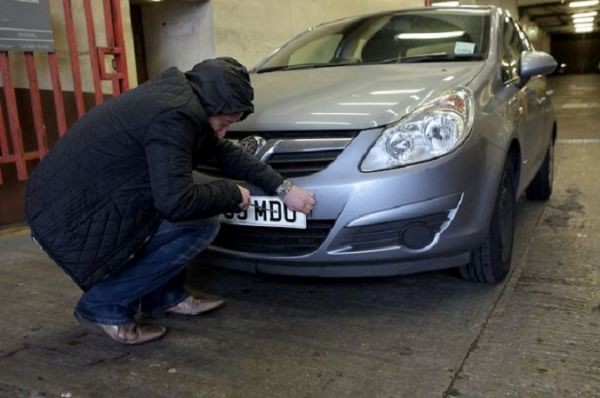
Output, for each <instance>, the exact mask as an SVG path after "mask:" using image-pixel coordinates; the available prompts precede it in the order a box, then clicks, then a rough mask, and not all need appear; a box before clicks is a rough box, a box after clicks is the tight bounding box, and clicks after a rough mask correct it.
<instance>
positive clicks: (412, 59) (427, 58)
mask: <svg viewBox="0 0 600 398" xmlns="http://www.w3.org/2000/svg"><path fill="white" fill-rule="evenodd" d="M481 59H483V55H482V54H452V53H431V54H423V55H413V56H409V57H396V58H388V59H384V60H381V61H374V62H369V63H371V64H402V63H407V64H409V63H417V62H436V61H471V60H481Z"/></svg>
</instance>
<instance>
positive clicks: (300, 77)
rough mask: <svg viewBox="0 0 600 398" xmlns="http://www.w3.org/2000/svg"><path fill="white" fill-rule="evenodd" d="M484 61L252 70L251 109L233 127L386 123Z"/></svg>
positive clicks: (464, 80) (463, 79) (461, 81)
mask: <svg viewBox="0 0 600 398" xmlns="http://www.w3.org/2000/svg"><path fill="white" fill-rule="evenodd" d="M483 65H484V62H460V63H459V62H456V63H452V64H447V63H444V64H440V63H427V64H423V63H421V64H390V65H352V66H337V67H327V68H314V69H302V70H289V71H276V72H268V73H259V74H257V73H254V74H251V81H252V86H253V87H254V94H255V100H254V107H255V113H254V114H252V115H250V116H249V117H248V119H246V120H245V121H243V122H241V123H237V124H236V125H235V126H232V130H234V131H235V130H237V131H269V130H316V129H320V130H321V129H327V130H333V129H335V130H354V129H366V128H373V127H378V126H383V125H387V124H390V123H392V122H395V121H397V120H399V119H401V118H402V117H403V116H405V115H406V114H408V113H410V112H411V111H413V110H414V109H415V108H417V107H419V106H421V105H423V104H424V103H427V102H429V101H431V100H433V99H435V98H436V97H438V96H440V95H442V94H443V93H445V92H447V91H448V90H450V89H452V88H455V87H460V86H466V85H467V84H468V83H469V82H470V81H471V80H472V79H473V78H474V77H475V76H476V75H477V73H478V72H479V71H480V70H481V69H482V68H483Z"/></svg>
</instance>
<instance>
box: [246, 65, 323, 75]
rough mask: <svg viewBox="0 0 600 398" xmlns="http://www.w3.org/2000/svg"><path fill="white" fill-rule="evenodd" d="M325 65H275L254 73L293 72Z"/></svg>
mask: <svg viewBox="0 0 600 398" xmlns="http://www.w3.org/2000/svg"><path fill="white" fill-rule="evenodd" d="M327 65H329V64H325V63H308V64H296V65H277V66H265V67H264V68H260V69H257V70H256V73H264V72H274V71H278V70H294V69H310V68H317V67H321V66H327Z"/></svg>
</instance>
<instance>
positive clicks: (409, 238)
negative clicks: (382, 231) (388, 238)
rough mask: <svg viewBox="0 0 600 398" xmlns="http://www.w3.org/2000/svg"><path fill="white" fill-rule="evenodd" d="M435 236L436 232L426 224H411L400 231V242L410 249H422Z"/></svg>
mask: <svg viewBox="0 0 600 398" xmlns="http://www.w3.org/2000/svg"><path fill="white" fill-rule="evenodd" d="M434 238H435V233H434V232H433V231H432V230H431V228H429V227H428V226H427V225H425V224H410V225H407V226H406V228H404V229H403V230H402V231H401V232H400V241H401V242H400V243H401V244H402V245H403V246H405V247H407V248H409V249H422V248H424V247H426V246H427V245H429V244H430V243H431V242H433V239H434Z"/></svg>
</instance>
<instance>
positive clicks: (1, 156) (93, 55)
mask: <svg viewBox="0 0 600 398" xmlns="http://www.w3.org/2000/svg"><path fill="white" fill-rule="evenodd" d="M72 1H73V2H78V3H79V4H76V5H78V6H83V10H84V17H85V26H86V33H87V35H86V36H87V48H88V50H89V62H90V64H91V70H92V77H93V87H94V103H95V104H96V105H97V104H100V103H102V101H103V99H104V95H105V93H103V90H102V81H103V80H109V81H112V95H118V94H120V93H122V92H123V91H126V90H127V89H128V88H129V81H128V76H127V62H126V54H125V43H124V38H123V24H122V16H121V4H120V3H121V1H120V0H102V1H103V10H104V22H105V30H106V40H105V41H106V44H107V45H106V47H98V46H97V45H96V41H97V37H96V34H97V32H96V31H95V29H94V15H93V12H92V3H91V0H62V2H63V4H62V6H63V7H62V10H63V12H64V21H65V24H64V29H65V33H66V37H67V42H68V48H69V54H70V61H71V62H70V65H71V71H70V72H71V75H72V77H73V89H74V90H73V94H74V98H75V107H76V110H77V117H78V118H79V117H81V116H83V115H84V114H85V112H86V106H85V101H84V92H83V89H82V79H81V69H80V68H81V64H80V52H79V51H78V47H77V32H76V28H75V23H74V19H73V4H72ZM94 1H96V0H94ZM54 4H56V3H54ZM57 33H58V32H56V27H55V31H54V36H55V38H56V36H57ZM61 33H62V32H61ZM37 54H38V55H37V57H38V61H39V56H40V55H39V53H37ZM12 57H24V61H25V66H26V73H27V82H28V87H27V89H28V91H29V102H30V104H29V106H30V107H31V109H27V110H25V109H23V107H22V106H21V108H20V107H19V101H17V96H16V94H15V86H14V83H13V81H14V80H13V79H14V77H15V75H14V73H13V71H11V67H10V60H11V59H12ZM47 57H48V62H47V64H48V69H49V70H48V72H49V74H50V81H51V84H52V92H53V96H52V98H53V108H54V114H55V117H56V121H53V123H56V127H57V131H58V135H59V136H62V135H64V134H65V132H66V131H67V128H68V123H67V118H66V112H65V97H64V94H65V92H63V90H62V88H61V80H60V74H59V63H58V61H57V54H56V52H50V53H47ZM86 61H87V60H86ZM107 61H112V62H109V67H108V68H107V66H106V64H107ZM107 69H112V70H107ZM19 72H20V71H19ZM0 82H1V83H2V90H3V94H4V95H3V97H4V104H2V103H1V102H2V101H0V166H1V165H3V164H14V165H15V167H16V171H17V173H16V175H17V179H18V180H21V181H24V180H26V179H27V177H28V173H29V171H28V170H29V168H28V165H27V162H28V161H30V160H36V159H41V158H42V157H44V155H45V154H46V153H47V152H48V142H47V135H46V123H45V120H44V112H43V111H44V109H43V107H42V101H41V98H40V88H39V84H38V71H37V68H36V60H35V57H34V53H32V52H23V53H18V52H10V53H9V52H6V51H0ZM109 95H110V94H109ZM25 113H27V114H29V113H31V117H32V119H33V120H32V125H33V129H34V131H33V132H30V131H23V130H22V128H21V126H22V123H21V122H22V120H23V118H24V117H25V116H24V114H25ZM47 114H48V113H46V115H47ZM5 115H6V116H5ZM32 133H34V134H32ZM27 135H34V144H33V145H32V146H33V147H34V148H33V149H30V150H26V148H25V145H24V139H25V137H26V136H27ZM3 183H4V178H3V175H2V170H1V168H0V185H2V184H3Z"/></svg>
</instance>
